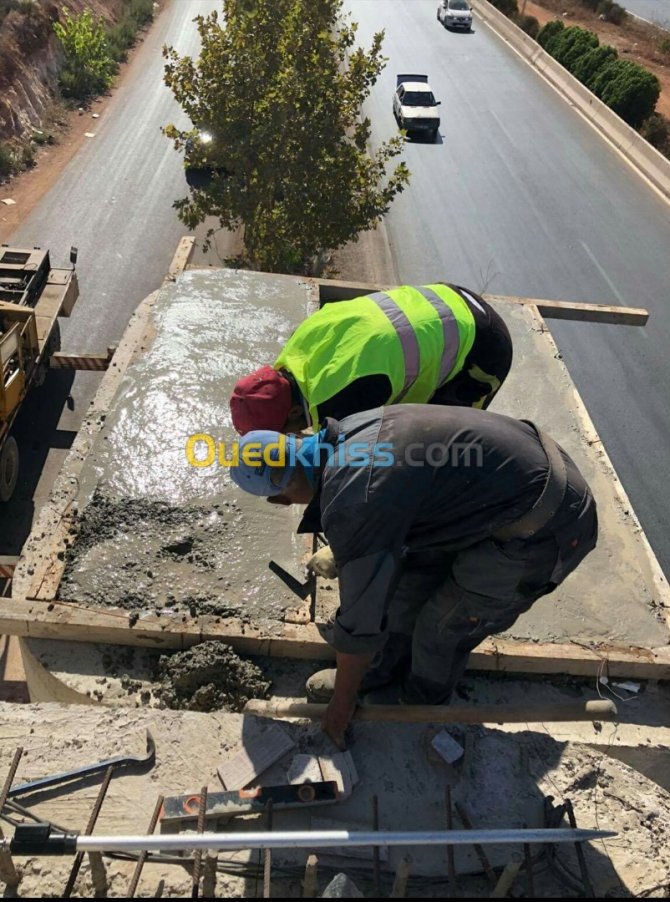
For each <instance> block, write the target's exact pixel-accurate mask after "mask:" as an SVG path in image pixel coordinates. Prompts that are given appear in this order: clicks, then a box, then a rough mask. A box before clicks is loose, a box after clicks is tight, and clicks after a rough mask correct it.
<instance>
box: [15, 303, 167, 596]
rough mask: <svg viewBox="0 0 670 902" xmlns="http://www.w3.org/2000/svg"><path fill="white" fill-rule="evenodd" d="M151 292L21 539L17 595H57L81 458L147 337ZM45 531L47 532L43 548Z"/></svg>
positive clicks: (129, 329) (81, 462) (97, 433)
mask: <svg viewBox="0 0 670 902" xmlns="http://www.w3.org/2000/svg"><path fill="white" fill-rule="evenodd" d="M158 294H159V292H158V291H154V292H152V293H151V294H150V295H148V296H147V297H146V298H144V300H143V301H142V302H141V303H140V304H139V305H138V306H137V307H136V308H135V312H134V313H133V315H132V317H131V318H130V321H129V323H128V325H127V326H126V329H125V331H124V333H123V338H122V339H121V342H120V344H119V347H118V348H117V350H116V351H115V353H114V356H113V358H112V361H111V364H110V366H109V368H108V369H107V370H106V371H105V374H104V376H103V377H102V380H101V382H100V385H99V386H98V389H97V391H96V393H95V397H94V398H93V402H92V404H91V406H90V407H89V409H88V411H87V412H86V416H85V417H84V420H83V422H82V424H81V426H80V427H79V430H78V432H77V436H76V438H75V440H74V443H73V444H72V447H71V448H70V450H69V451H68V454H67V457H66V458H65V461H64V463H63V465H62V467H61V469H60V471H59V473H58V476H57V477H56V481H55V483H54V485H53V487H52V490H51V495H50V498H49V501H48V502H47V503H46V504H45V505H44V507H43V508H42V510H41V511H40V513H39V514H38V517H37V519H36V520H35V522H34V523H33V526H32V529H31V531H30V535H29V536H28V538H27V539H26V542H25V543H24V546H23V549H22V552H21V558H20V562H19V564H18V566H17V568H16V572H15V575H14V584H13V587H12V590H13V592H15V593H16V594H17V595H18V596H19V597H25V596H26V595H30V596H39V597H43V598H53V597H55V595H56V592H57V588H58V584H59V582H60V577H61V575H62V572H63V569H64V567H65V563H64V560H63V558H59V557H58V555H59V554H62V552H63V551H64V550H65V547H66V543H67V540H68V536H69V530H70V525H71V520H72V515H71V508H72V503H73V501H74V500H75V497H76V495H77V492H78V490H79V481H78V479H79V474H80V473H81V470H82V467H83V465H84V461H85V460H86V458H87V457H88V455H89V454H90V452H91V449H92V448H93V445H94V443H95V441H96V439H97V437H98V435H99V433H100V432H101V431H102V429H103V426H104V423H105V416H106V414H107V412H108V410H109V405H110V403H111V401H112V399H113V397H114V395H115V393H116V390H117V388H118V386H119V385H120V383H121V381H122V379H123V377H124V375H125V373H126V370H127V368H128V366H129V365H130V363H131V361H132V360H133V359H134V356H135V354H136V353H137V352H138V350H139V349H140V348H142V347H143V344H144V342H145V341H146V340H147V337H148V334H149V332H148V330H149V328H150V322H151V311H152V309H153V307H154V305H155V303H156V300H157V298H158ZM44 536H48V537H49V539H48V547H47V545H46V543H45V539H44Z"/></svg>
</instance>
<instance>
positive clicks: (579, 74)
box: [572, 44, 617, 88]
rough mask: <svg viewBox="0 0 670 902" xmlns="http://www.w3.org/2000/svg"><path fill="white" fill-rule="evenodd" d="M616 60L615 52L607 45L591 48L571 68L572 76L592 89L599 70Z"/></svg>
mask: <svg viewBox="0 0 670 902" xmlns="http://www.w3.org/2000/svg"><path fill="white" fill-rule="evenodd" d="M616 58H617V52H616V50H615V49H614V47H611V46H610V45H609V44H601V45H600V46H599V47H592V48H591V50H588V51H587V52H586V53H585V54H583V55H582V56H580V57H579V59H578V60H577V61H576V63H575V64H574V66H573V69H572V74H573V75H574V76H575V78H578V79H579V80H580V81H581V83H582V84H584V85H586V87H587V88H593V83H594V80H595V79H596V78H597V76H598V73H599V72H600V71H601V69H604V67H605V66H606V65H608V63H611V62H612V60H615V59H616Z"/></svg>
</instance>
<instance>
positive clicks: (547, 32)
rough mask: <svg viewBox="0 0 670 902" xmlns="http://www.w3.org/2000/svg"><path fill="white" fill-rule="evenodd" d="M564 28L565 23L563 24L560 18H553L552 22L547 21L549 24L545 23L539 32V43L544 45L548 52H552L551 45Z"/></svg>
mask: <svg viewBox="0 0 670 902" xmlns="http://www.w3.org/2000/svg"><path fill="white" fill-rule="evenodd" d="M564 28H565V25H564V24H563V22H561V20H560V19H552V20H551V22H547V24H546V25H543V26H542V28H541V29H540V30H539V32H538V35H537V42H538V44H539V45H540V46H541V47H544V49H545V50H546V51H547V53H551V45H552V43H553V41H554V40H555V39H556V38H557V37H558V36H559V34H560V33H561V32H562V31H563V29H564Z"/></svg>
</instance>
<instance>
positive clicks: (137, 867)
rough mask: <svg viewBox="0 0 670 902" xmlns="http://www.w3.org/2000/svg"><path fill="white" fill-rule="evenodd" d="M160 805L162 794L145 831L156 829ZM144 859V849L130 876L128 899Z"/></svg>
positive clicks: (151, 831)
mask: <svg viewBox="0 0 670 902" xmlns="http://www.w3.org/2000/svg"><path fill="white" fill-rule="evenodd" d="M162 807H163V796H158V798H157V799H156V805H155V807H154V813H153V814H152V815H151V820H150V821H149V826H148V828H147V833H149V834H151V833H153V832H154V830H155V829H156V824H157V823H158V818H159V817H160V813H161V808H162ZM146 860H147V853H146V851H144V852H140V857H139V858H138V859H137V864H136V865H135V870H134V871H133V876H132V877H131V878H130V885H129V886H128V898H129V899H132V898H133V896H134V895H135V890H136V889H137V884H138V883H139V882H140V876H141V874H142V868H143V867H144V862H145V861H146Z"/></svg>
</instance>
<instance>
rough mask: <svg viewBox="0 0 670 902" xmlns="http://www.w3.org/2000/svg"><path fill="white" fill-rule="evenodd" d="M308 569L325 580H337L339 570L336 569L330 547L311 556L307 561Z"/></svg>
mask: <svg viewBox="0 0 670 902" xmlns="http://www.w3.org/2000/svg"><path fill="white" fill-rule="evenodd" d="M307 569H308V570H309V571H310V573H316V575H317V576H323V577H324V578H325V579H335V577H336V576H337V568H336V567H335V558H334V557H333V552H332V551H331V550H330V545H326V546H324V547H323V548H319V550H318V551H317V552H316V553H315V554H313V555H312V556H311V558H310V559H309V560H308V561H307Z"/></svg>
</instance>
